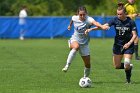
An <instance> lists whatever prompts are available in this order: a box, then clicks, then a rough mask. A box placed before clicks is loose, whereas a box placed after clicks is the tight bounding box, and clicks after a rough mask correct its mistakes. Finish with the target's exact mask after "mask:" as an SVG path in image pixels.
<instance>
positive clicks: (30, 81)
mask: <svg viewBox="0 0 140 93" xmlns="http://www.w3.org/2000/svg"><path fill="white" fill-rule="evenodd" d="M112 44H113V39H91V41H90V50H91V64H92V72H91V74H90V78H91V80H92V81H93V84H92V87H91V88H80V87H79V85H78V83H79V79H80V78H81V77H82V76H83V68H84V64H83V61H82V59H81V57H80V55H79V53H77V55H76V58H75V59H74V61H73V63H72V64H71V67H70V69H69V71H68V72H67V73H64V72H62V71H61V69H62V68H63V66H64V64H65V61H66V58H67V55H68V53H69V49H68V45H67V39H52V40H50V39H29V40H25V41H20V40H16V39H14V40H9V39H8V40H0V93H140V61H136V60H134V59H133V60H132V63H133V64H134V69H133V76H132V81H133V84H129V85H126V84H125V74H124V71H123V70H115V69H114V68H113V65H112ZM139 49H140V47H139Z"/></svg>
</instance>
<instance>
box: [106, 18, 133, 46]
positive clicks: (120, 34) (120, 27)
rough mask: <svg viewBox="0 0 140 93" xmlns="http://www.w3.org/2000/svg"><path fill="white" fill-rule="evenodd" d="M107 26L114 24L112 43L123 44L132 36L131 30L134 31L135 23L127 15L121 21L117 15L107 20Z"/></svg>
mask: <svg viewBox="0 0 140 93" xmlns="http://www.w3.org/2000/svg"><path fill="white" fill-rule="evenodd" d="M108 24H109V26H110V27H111V26H114V27H115V31H116V36H115V42H114V45H118V46H123V45H124V44H126V43H128V42H129V41H130V39H131V38H132V31H136V24H135V22H134V21H133V20H131V19H130V18H129V17H127V18H126V20H124V21H122V20H120V19H118V17H115V18H113V19H112V20H110V21H109V22H108Z"/></svg>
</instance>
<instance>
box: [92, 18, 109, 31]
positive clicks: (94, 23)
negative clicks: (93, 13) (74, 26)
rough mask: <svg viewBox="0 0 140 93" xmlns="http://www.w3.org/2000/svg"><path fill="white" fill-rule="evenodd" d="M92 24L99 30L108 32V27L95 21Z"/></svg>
mask: <svg viewBox="0 0 140 93" xmlns="http://www.w3.org/2000/svg"><path fill="white" fill-rule="evenodd" d="M92 24H93V25H95V26H96V27H98V28H99V29H102V30H107V28H106V26H103V25H101V24H100V23H99V22H96V21H95V20H93V21H92ZM96 30H97V29H96Z"/></svg>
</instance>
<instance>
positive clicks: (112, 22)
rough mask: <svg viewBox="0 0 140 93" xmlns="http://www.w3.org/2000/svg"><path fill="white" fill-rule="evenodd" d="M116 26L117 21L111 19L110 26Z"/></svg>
mask: <svg viewBox="0 0 140 93" xmlns="http://www.w3.org/2000/svg"><path fill="white" fill-rule="evenodd" d="M114 24H115V19H111V20H110V21H109V22H108V25H109V26H110V27H111V26H112V25H114Z"/></svg>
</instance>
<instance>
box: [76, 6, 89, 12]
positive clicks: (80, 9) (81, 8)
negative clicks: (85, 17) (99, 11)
mask: <svg viewBox="0 0 140 93" xmlns="http://www.w3.org/2000/svg"><path fill="white" fill-rule="evenodd" d="M79 11H85V13H87V9H86V7H84V6H80V7H79V8H78V10H77V14H79Z"/></svg>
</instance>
